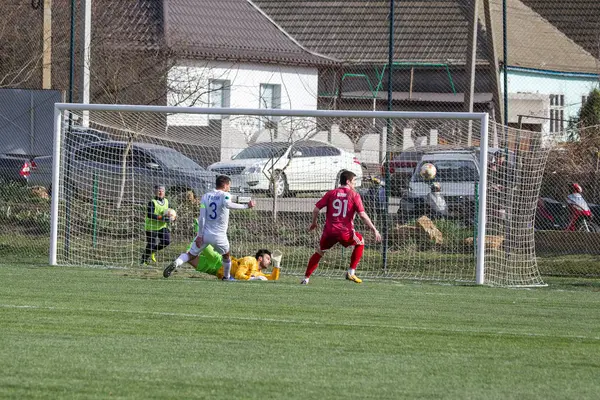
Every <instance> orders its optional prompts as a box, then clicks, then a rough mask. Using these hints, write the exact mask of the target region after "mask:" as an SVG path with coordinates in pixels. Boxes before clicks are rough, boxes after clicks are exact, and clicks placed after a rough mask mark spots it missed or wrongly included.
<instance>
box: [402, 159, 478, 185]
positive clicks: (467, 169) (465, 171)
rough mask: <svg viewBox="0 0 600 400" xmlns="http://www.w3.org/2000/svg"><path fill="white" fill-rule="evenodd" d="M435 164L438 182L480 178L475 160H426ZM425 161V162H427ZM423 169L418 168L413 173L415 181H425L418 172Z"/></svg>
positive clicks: (471, 180) (467, 180)
mask: <svg viewBox="0 0 600 400" xmlns="http://www.w3.org/2000/svg"><path fill="white" fill-rule="evenodd" d="M426 162H430V163H431V164H433V165H435V168H436V170H437V173H436V175H435V181H436V182H465V181H466V182H475V181H476V180H478V179H479V174H478V173H477V166H476V165H475V163H474V162H473V161H468V160H436V161H426ZM426 162H424V163H423V164H425V163H426ZM420 169H421V167H420V166H419V168H418V169H417V171H416V172H415V174H414V175H413V181H418V182H423V181H424V179H423V178H422V177H421V175H420V174H419V173H418V171H419V170H420Z"/></svg>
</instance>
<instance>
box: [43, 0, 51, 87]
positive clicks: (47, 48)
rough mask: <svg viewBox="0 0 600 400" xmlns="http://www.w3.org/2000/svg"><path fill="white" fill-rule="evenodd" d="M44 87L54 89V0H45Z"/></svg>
mask: <svg viewBox="0 0 600 400" xmlns="http://www.w3.org/2000/svg"><path fill="white" fill-rule="evenodd" d="M42 54H43V57H42V89H52V0H44V32H43V34H42Z"/></svg>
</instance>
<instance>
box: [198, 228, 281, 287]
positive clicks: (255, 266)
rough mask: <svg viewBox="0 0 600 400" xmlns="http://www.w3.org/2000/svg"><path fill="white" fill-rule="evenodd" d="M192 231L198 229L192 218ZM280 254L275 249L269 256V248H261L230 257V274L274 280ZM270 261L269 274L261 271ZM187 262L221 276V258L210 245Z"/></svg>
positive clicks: (235, 277)
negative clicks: (245, 254) (240, 256)
mask: <svg viewBox="0 0 600 400" xmlns="http://www.w3.org/2000/svg"><path fill="white" fill-rule="evenodd" d="M194 231H196V232H197V231H198V220H196V219H194ZM192 243H193V242H192ZM192 243H190V244H189V246H188V248H187V251H189V250H190V248H191V247H192ZM281 256H282V254H281V252H280V251H279V250H275V253H274V255H273V257H271V252H270V251H269V250H266V249H261V250H258V251H257V252H256V255H255V256H254V257H252V256H248V257H243V258H234V257H231V271H230V274H231V276H232V277H233V278H234V279H237V280H241V281H248V280H262V281H267V280H268V281H276V280H278V279H279V272H280V270H281V269H280V268H281V266H280V263H281ZM271 261H272V262H273V271H271V273H270V274H265V273H264V272H263V271H264V270H266V269H267V268H269V265H270V264H271ZM188 264H190V265H191V266H193V267H194V268H195V269H196V271H200V272H204V273H206V274H209V275H213V276H216V277H218V278H219V279H222V278H223V258H222V256H221V254H219V253H218V252H217V251H215V249H214V248H213V247H212V246H211V245H208V246H206V248H205V249H204V250H203V251H202V252H201V253H200V254H199V255H198V257H195V258H194V259H192V260H190V261H188Z"/></svg>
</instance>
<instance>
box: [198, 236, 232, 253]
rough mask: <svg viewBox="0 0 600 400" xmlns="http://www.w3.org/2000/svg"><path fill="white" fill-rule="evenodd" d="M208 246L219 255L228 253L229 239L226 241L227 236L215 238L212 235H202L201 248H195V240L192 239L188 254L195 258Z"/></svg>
mask: <svg viewBox="0 0 600 400" xmlns="http://www.w3.org/2000/svg"><path fill="white" fill-rule="evenodd" d="M209 244H210V245H211V246H212V247H213V248H214V249H215V251H216V252H217V253H219V254H220V255H223V254H227V253H229V239H227V236H219V237H216V236H212V235H204V237H203V238H202V246H200V247H198V246H196V240H195V239H194V241H193V242H192V246H191V247H190V251H189V253H190V254H191V255H193V256H197V255H198V254H200V253H202V250H204V249H205V248H206V246H208V245H209Z"/></svg>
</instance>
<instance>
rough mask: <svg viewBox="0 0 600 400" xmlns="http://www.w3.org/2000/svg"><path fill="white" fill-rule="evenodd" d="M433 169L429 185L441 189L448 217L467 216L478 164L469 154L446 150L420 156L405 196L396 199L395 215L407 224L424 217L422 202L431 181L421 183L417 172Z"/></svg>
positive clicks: (472, 153)
mask: <svg viewBox="0 0 600 400" xmlns="http://www.w3.org/2000/svg"><path fill="white" fill-rule="evenodd" d="M426 163H431V164H433V165H435V167H436V169H437V173H436V176H435V179H434V180H433V182H438V183H439V184H440V186H441V194H442V195H443V196H444V199H445V200H446V203H447V205H448V210H449V213H450V214H453V215H458V214H460V215H470V213H471V212H472V211H473V209H474V203H475V185H476V183H477V182H478V181H479V160H478V159H477V157H476V155H475V153H474V152H472V151H468V150H449V151H448V150H447V151H440V152H434V153H426V154H423V156H422V157H421V160H420V161H419V163H418V164H417V166H416V168H415V170H414V172H413V174H412V177H411V179H410V182H409V185H408V191H407V193H406V196H404V197H403V198H401V199H400V208H399V210H398V213H399V214H400V215H401V216H402V217H404V218H403V219H405V220H409V219H413V218H418V217H420V216H421V215H423V214H425V213H426V210H425V199H426V197H427V195H428V194H429V193H430V191H431V183H432V181H425V180H424V179H423V178H422V177H421V175H420V174H419V171H420V170H421V167H422V166H423V164H426Z"/></svg>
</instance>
